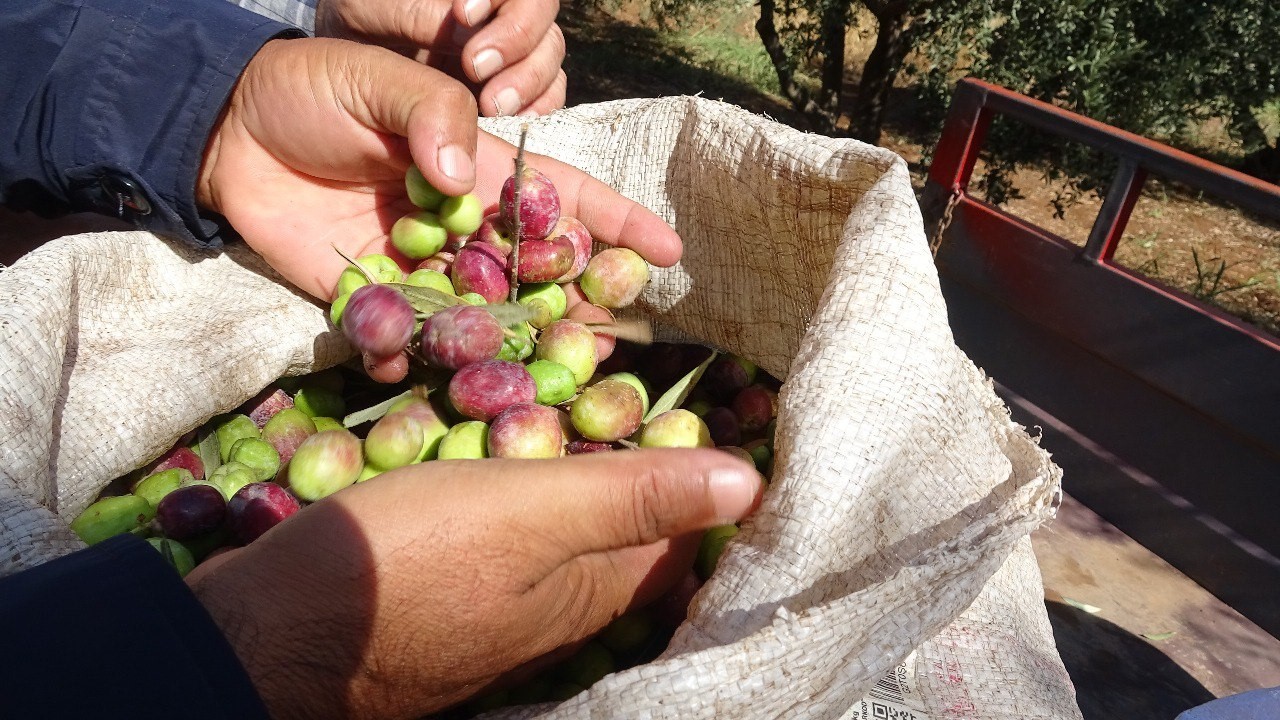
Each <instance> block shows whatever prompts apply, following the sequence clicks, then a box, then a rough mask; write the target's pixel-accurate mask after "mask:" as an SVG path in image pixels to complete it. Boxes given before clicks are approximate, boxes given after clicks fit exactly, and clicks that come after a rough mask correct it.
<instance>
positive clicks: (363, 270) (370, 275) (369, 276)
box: [331, 245, 378, 285]
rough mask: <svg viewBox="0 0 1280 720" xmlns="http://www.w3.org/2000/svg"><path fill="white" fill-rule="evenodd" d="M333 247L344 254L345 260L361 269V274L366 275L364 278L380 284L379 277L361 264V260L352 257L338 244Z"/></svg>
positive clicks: (374, 283)
mask: <svg viewBox="0 0 1280 720" xmlns="http://www.w3.org/2000/svg"><path fill="white" fill-rule="evenodd" d="M331 247H332V248H333V249H334V250H336V251H337V253H338V254H339V255H341V256H342V259H343V260H346V261H347V262H349V263H351V265H352V266H354V267H355V269H357V270H359V271H360V274H361V275H364V279H365V280H368V281H369V283H370V284H373V285H377V284H378V278H376V277H374V276H373V273H371V272H369V271H368V270H367V269H366V268H365V266H363V265H361V264H360V261H359V260H356V259H355V258H353V257H351V256H350V255H348V254H346V253H344V252H342V250H341V248H339V247H338V246H337V245H331Z"/></svg>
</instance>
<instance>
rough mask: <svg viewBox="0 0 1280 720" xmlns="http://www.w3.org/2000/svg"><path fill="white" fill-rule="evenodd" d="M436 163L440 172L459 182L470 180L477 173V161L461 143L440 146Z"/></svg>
mask: <svg viewBox="0 0 1280 720" xmlns="http://www.w3.org/2000/svg"><path fill="white" fill-rule="evenodd" d="M436 163H437V164H438V166H439V168H440V172H442V173H444V174H445V175H447V176H449V177H451V178H453V179H454V180H457V181H458V182H469V181H470V180H471V179H472V178H474V177H475V174H476V169H475V163H473V162H472V161H471V156H470V155H468V154H467V151H466V150H464V149H463V148H462V146H461V145H445V146H444V147H442V148H440V153H439V155H438V156H437V157H436Z"/></svg>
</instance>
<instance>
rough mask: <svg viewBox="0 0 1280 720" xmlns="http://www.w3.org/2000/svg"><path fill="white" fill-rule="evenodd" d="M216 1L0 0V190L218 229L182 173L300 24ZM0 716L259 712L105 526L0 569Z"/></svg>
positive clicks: (22, 198)
mask: <svg viewBox="0 0 1280 720" xmlns="http://www.w3.org/2000/svg"><path fill="white" fill-rule="evenodd" d="M300 35H301V33H299V32H298V31H297V30H295V29H293V28H289V27H288V26H285V25H281V24H279V23H276V22H272V21H269V20H266V19H264V18H262V17H260V16H258V15H255V14H253V13H251V12H249V11H247V10H242V9H241V8H239V7H236V6H234V5H231V4H229V3H227V2H225V1H224V0H0V202H3V203H5V204H6V205H9V206H11V207H13V208H15V209H19V210H32V211H36V212H39V213H41V214H43V215H56V214H59V213H65V212H71V211H85V210H90V211H97V212H102V213H106V214H110V215H116V216H118V217H121V218H124V219H127V220H130V221H132V222H134V223H135V224H136V225H137V226H138V227H141V228H145V229H148V230H153V231H156V232H162V233H167V234H171V235H176V236H180V237H183V238H185V239H187V240H188V241H191V242H195V243H199V244H202V245H215V244H217V243H218V242H219V240H218V234H217V233H218V225H217V223H216V222H215V221H214V220H213V219H211V218H209V217H205V216H203V215H202V214H201V211H200V210H199V208H197V207H196V204H195V200H194V188H195V180H196V176H197V173H198V171H199V168H200V163H201V159H202V156H203V153H204V148H205V144H206V141H207V140H208V137H209V133H210V131H211V130H212V128H213V126H214V124H215V122H216V121H217V119H218V116H219V114H220V112H221V109H222V107H223V105H224V103H225V102H226V99H227V97H228V95H229V94H230V92H231V89H232V87H233V86H234V84H235V82H236V78H237V77H239V75H240V73H241V72H242V71H243V69H244V67H245V65H247V64H248V62H249V59H250V58H251V57H253V55H254V53H256V52H257V51H258V49H259V48H261V46H262V45H263V43H265V42H266V41H267V40H269V39H271V38H273V37H277V36H300ZM0 717H5V718H23V719H27V718H86V717H93V718H104V719H105V718H129V719H130V720H138V719H140V718H191V719H203V718H209V719H210V720H212V719H214V718H218V719H232V718H234V719H235V720H252V719H253V718H265V717H266V710H265V709H264V707H263V705H262V702H261V700H260V699H259V698H258V695H257V693H256V692H255V691H254V688H253V686H252V684H251V683H250V681H249V678H248V676H247V675H246V674H245V672H244V669H243V668H242V667H241V666H240V664H239V662H238V661H237V659H236V656H235V654H234V652H233V651H232V649H231V647H230V645H229V644H228V643H227V641H226V639H225V638H224V637H223V636H222V634H221V633H220V631H219V630H218V628H217V626H216V625H215V624H214V623H213V621H212V619H211V618H210V617H209V615H208V613H206V612H205V611H204V608H203V607H202V606H201V605H200V604H199V602H198V601H197V600H196V599H195V596H194V595H192V593H191V592H190V590H188V589H187V586H186V584H185V583H183V582H182V580H181V579H180V578H179V577H178V575H177V573H175V572H174V571H173V570H172V569H171V568H170V567H169V566H168V565H167V564H166V563H165V562H164V560H163V559H162V558H161V557H160V554H159V553H157V552H156V551H155V550H154V549H153V548H151V546H149V545H147V544H146V543H144V542H142V541H141V540H138V539H137V538H134V537H122V538H116V539H113V540H110V541H107V542H105V543H102V544H100V545H97V546H94V547H92V548H90V549H88V550H84V551H81V552H78V553H75V554H73V555H70V556H68V557H65V558H63V559H61V560H56V561H54V562H51V563H47V564H46V565H43V566H41V567H38V568H35V569H33V570H28V571H26V572H22V573H19V574H17V575H13V576H11V577H8V578H4V579H0Z"/></svg>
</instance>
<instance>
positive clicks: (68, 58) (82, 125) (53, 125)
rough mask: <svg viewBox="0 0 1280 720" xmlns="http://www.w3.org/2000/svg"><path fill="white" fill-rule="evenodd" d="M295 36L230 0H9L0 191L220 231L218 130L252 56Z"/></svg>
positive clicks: (4, 28)
mask: <svg viewBox="0 0 1280 720" xmlns="http://www.w3.org/2000/svg"><path fill="white" fill-rule="evenodd" d="M299 36H302V33H301V32H300V31H298V30H297V29H295V28H291V27H289V26H287V25H282V24H280V23H277V22H274V21H272V20H268V19H266V18H263V17H261V16H259V15H255V14H254V13H251V12H249V11H247V10H243V9H241V8H239V7H236V6H234V5H232V4H230V3H228V2H225V1H224V0H180V1H175V0H4V1H3V2H0V202H3V203H5V204H7V205H9V206H10V207H12V208H14V209H17V210H32V211H34V212H37V213H40V214H42V215H45V216H52V215H57V214H60V213H65V212H72V211H95V212H100V213H104V214H109V215H115V216H117V217H121V218H123V219H126V220H129V221H132V222H133V223H134V224H135V225H137V226H138V227H140V228H144V229H147V230H152V231H155V232H161V233H167V234H171V235H177V236H180V237H183V238H185V239H187V240H189V241H193V242H196V243H198V244H201V245H217V244H219V239H218V235H217V233H218V225H217V223H216V222H214V221H213V220H212V219H210V218H206V217H202V215H201V211H200V209H199V208H197V207H196V202H195V183H196V177H197V174H198V173H199V170H200V164H201V161H202V159H203V155H204V149H205V145H206V143H207V142H208V139H209V134H210V132H211V131H212V129H213V126H214V124H215V123H216V121H217V119H218V116H219V115H220V114H221V111H222V107H223V105H224V104H225V103H226V100H227V97H228V96H229V95H230V92H231V90H232V88H233V87H234V86H235V82H236V79H237V78H238V77H239V75H240V73H241V72H242V71H243V70H244V67H245V65H247V64H248V62H249V60H250V58H252V57H253V55H254V54H255V53H256V52H257V51H258V50H259V49H260V48H261V47H262V45H263V44H264V43H265V42H266V41H267V40H270V39H272V38H273V37H299Z"/></svg>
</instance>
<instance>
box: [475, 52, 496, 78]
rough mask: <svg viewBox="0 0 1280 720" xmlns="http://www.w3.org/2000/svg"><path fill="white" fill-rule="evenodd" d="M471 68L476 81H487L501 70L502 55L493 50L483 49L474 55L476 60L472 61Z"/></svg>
mask: <svg viewBox="0 0 1280 720" xmlns="http://www.w3.org/2000/svg"><path fill="white" fill-rule="evenodd" d="M471 67H472V69H474V70H475V72H476V79H477V80H488V79H489V78H491V77H493V76H494V75H496V74H497V72H498V71H499V70H501V69H502V53H500V52H498V51H497V50H494V49H493V48H485V49H484V50H481V51H480V52H478V53H476V59H475V60H474V61H472V63H471Z"/></svg>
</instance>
